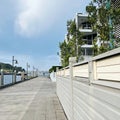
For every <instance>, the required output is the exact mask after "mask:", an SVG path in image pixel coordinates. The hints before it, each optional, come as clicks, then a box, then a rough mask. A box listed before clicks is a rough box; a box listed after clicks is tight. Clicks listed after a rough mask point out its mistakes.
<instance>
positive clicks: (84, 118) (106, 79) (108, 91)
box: [56, 48, 120, 120]
mask: <svg viewBox="0 0 120 120" xmlns="http://www.w3.org/2000/svg"><path fill="white" fill-rule="evenodd" d="M56 74H57V77H56V80H57V81H56V84H57V95H58V97H59V99H60V102H61V104H62V106H63V108H64V110H65V113H66V115H67V117H68V120H119V119H120V48H117V49H114V50H112V51H109V52H106V53H104V54H101V55H98V56H96V57H93V58H92V59H91V60H90V61H84V62H82V63H77V64H74V61H71V60H70V65H69V67H67V68H64V69H61V70H59V71H57V73H56Z"/></svg>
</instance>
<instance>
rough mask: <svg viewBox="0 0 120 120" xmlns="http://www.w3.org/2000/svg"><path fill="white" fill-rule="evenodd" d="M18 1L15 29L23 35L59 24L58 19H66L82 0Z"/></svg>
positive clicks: (35, 32)
mask: <svg viewBox="0 0 120 120" xmlns="http://www.w3.org/2000/svg"><path fill="white" fill-rule="evenodd" d="M18 1H19V2H18V8H19V13H18V16H17V18H16V20H15V30H16V31H17V32H18V33H19V34H21V35H25V36H32V35H36V34H41V33H43V32H45V31H47V30H49V29H50V28H51V27H52V26H54V25H57V24H59V23H57V22H56V21H58V20H59V19H61V18H62V19H64V18H65V16H66V15H67V14H68V13H70V12H71V10H73V9H75V7H77V8H78V3H79V1H82V0H79V1H73V0H18ZM84 1H86V0H84ZM84 1H83V2H84ZM76 12H77V11H76Z"/></svg>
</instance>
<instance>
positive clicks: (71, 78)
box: [69, 57, 76, 120]
mask: <svg viewBox="0 0 120 120" xmlns="http://www.w3.org/2000/svg"><path fill="white" fill-rule="evenodd" d="M75 62H76V57H70V58H69V69H70V84H71V119H70V120H74V106H73V64H74V63H75Z"/></svg>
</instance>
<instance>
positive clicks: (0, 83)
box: [0, 69, 4, 87]
mask: <svg viewBox="0 0 120 120" xmlns="http://www.w3.org/2000/svg"><path fill="white" fill-rule="evenodd" d="M3 85H4V74H3V69H1V76H0V87H1V86H3Z"/></svg>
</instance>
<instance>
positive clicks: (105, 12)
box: [86, 0, 120, 55]
mask: <svg viewBox="0 0 120 120" xmlns="http://www.w3.org/2000/svg"><path fill="white" fill-rule="evenodd" d="M86 11H87V12H88V14H89V17H88V18H89V22H90V23H91V25H92V28H93V30H94V31H96V32H97V34H98V37H99V39H100V41H102V45H101V47H100V48H98V47H97V45H96V43H95V42H96V40H94V48H93V49H94V55H97V54H100V53H103V52H106V51H108V50H110V44H109V41H112V40H117V38H116V37H115V36H114V34H111V33H113V31H114V28H115V26H116V25H117V24H119V23H120V8H114V7H113V5H112V4H110V3H108V4H105V3H104V4H103V3H102V1H101V0H93V1H92V2H91V3H90V4H89V5H88V6H87V7H86ZM110 20H111V21H110ZM113 26H114V27H113ZM115 43H116V42H115ZM115 43H114V42H113V46H115V45H114V44H115Z"/></svg>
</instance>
